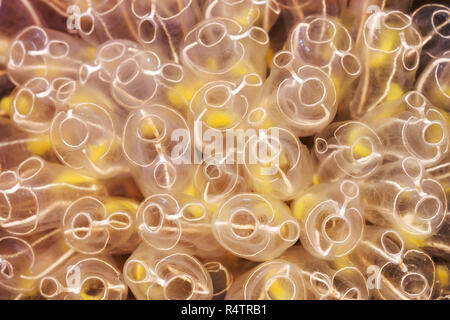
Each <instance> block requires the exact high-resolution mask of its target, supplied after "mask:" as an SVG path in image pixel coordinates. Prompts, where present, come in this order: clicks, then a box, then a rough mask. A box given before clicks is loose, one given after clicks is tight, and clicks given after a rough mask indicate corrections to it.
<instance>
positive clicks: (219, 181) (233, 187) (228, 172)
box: [194, 152, 250, 208]
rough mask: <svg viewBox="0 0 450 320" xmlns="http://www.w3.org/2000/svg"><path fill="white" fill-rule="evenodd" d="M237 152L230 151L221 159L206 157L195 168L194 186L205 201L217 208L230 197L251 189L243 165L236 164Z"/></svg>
mask: <svg viewBox="0 0 450 320" xmlns="http://www.w3.org/2000/svg"><path fill="white" fill-rule="evenodd" d="M235 159H236V153H235V152H229V153H228V154H227V155H226V156H225V157H224V158H223V159H222V160H221V161H218V162H214V161H213V160H212V159H205V161H203V162H202V163H201V164H200V165H199V166H198V167H197V169H196V170H195V174H194V187H195V190H197V193H198V194H199V196H200V197H201V198H202V200H203V201H205V202H206V203H208V205H210V206H212V207H213V208H216V207H217V206H218V205H220V204H221V203H223V202H224V201H225V200H226V199H227V198H228V197H230V196H233V195H235V194H237V193H243V192H247V191H250V190H249V186H248V183H247V181H246V180H245V179H244V172H243V166H242V165H241V164H236V162H235Z"/></svg>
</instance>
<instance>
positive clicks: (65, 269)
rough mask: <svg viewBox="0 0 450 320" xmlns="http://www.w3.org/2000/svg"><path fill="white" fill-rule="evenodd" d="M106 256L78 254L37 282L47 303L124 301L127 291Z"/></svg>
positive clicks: (118, 272) (119, 274) (116, 270)
mask: <svg viewBox="0 0 450 320" xmlns="http://www.w3.org/2000/svg"><path fill="white" fill-rule="evenodd" d="M111 260H112V259H111V258H109V257H107V256H99V257H89V256H84V255H81V254H77V255H75V256H74V257H72V258H71V259H70V260H68V261H67V263H66V264H65V265H64V266H61V267H60V268H59V269H58V270H55V272H52V274H51V275H48V276H45V277H43V278H42V279H41V280H40V282H39V293H40V295H41V296H42V297H44V298H45V299H47V300H125V299H126V298H127V293H128V288H127V286H126V285H125V283H124V280H123V277H122V274H121V273H120V271H119V270H118V269H117V268H116V266H114V263H112V262H111Z"/></svg>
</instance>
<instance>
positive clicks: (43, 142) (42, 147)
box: [27, 135, 52, 156]
mask: <svg viewBox="0 0 450 320" xmlns="http://www.w3.org/2000/svg"><path fill="white" fill-rule="evenodd" d="M51 148H52V144H51V142H50V137H49V136H48V135H36V136H34V137H32V138H31V139H30V141H28V142H27V150H28V151H29V152H31V153H32V154H36V155H39V156H43V155H45V154H46V153H47V152H49V151H50V150H51Z"/></svg>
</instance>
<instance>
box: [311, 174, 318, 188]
mask: <svg viewBox="0 0 450 320" xmlns="http://www.w3.org/2000/svg"><path fill="white" fill-rule="evenodd" d="M312 183H313V185H315V186H316V185H318V184H319V175H317V174H315V175H313V178H312Z"/></svg>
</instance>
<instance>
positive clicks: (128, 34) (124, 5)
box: [67, 0, 138, 45]
mask: <svg viewBox="0 0 450 320" xmlns="http://www.w3.org/2000/svg"><path fill="white" fill-rule="evenodd" d="M129 2H130V1H128V0H100V1H90V0H76V1H72V5H71V6H69V7H68V9H67V13H68V14H69V17H68V19H67V27H68V30H69V32H73V33H78V34H79V35H80V36H81V37H82V38H83V39H84V40H86V41H88V42H90V43H92V44H94V45H97V44H100V43H103V42H106V41H108V40H111V39H127V40H133V41H136V42H138V36H137V30H136V21H135V19H134V17H133V15H132V13H131V6H130V3H129Z"/></svg>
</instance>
